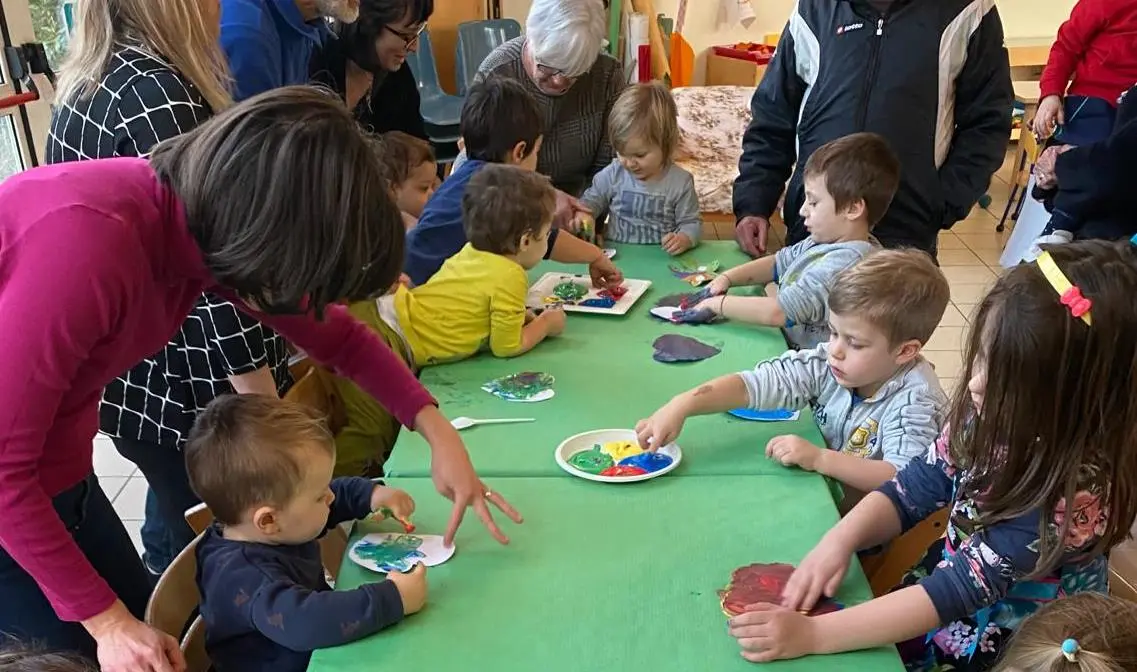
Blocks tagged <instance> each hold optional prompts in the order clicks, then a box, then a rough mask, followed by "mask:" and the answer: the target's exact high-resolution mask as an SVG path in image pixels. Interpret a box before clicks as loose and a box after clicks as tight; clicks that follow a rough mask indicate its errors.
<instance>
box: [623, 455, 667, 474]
mask: <svg viewBox="0 0 1137 672" xmlns="http://www.w3.org/2000/svg"><path fill="white" fill-rule="evenodd" d="M672 462H673V460H672V459H671V456H670V455H664V454H663V453H640V454H639V455H632V456H631V457H625V458H624V459H622V460H620V462H619V464H620V466H621V467H639V468H640V469H643V470H644V471H646V472H648V473H651V472H653V471H659V470H660V469H663V468H664V467H666V466H668V465H670V464H671V463H672Z"/></svg>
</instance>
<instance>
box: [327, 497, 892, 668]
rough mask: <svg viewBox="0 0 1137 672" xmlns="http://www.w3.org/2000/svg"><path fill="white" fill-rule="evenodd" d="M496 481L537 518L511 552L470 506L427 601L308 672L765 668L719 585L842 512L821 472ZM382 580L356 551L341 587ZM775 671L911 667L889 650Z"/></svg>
mask: <svg viewBox="0 0 1137 672" xmlns="http://www.w3.org/2000/svg"><path fill="white" fill-rule="evenodd" d="M393 485H397V486H399V487H403V488H405V489H406V490H408V491H409V492H410V493H411V494H412V495H413V496H414V497H415V498H416V501H417V504H418V513H417V514H416V515H415V522H416V524H418V526H419V531H420V532H423V533H431V532H434V533H441V531H442V529H443V527H444V526H445V524H446V520H447V516H448V514H449V507H448V502H446V501H445V500H443V499H442V498H440V497H439V496H438V495H437V494H435V493H434V490H433V488H432V487H431V483H430V481H429V480H428V479H403V480H401V481H398V482H396V483H393ZM490 485H491V486H492V487H499V486H500V487H501V488H502V490H503V491H508V495H509V498H510V499H511V500H512V502H513V503H514V504H515V505H516V506H517V507H518V509H520V510H521V511H523V512H524V513H525V515H526V522H525V523H524V524H523V525H520V526H514V525H511V524H509V523H506V530H507V532H508V533H509V534H510V536H511V537H512V544H511V545H510V546H508V547H503V546H499V545H498V544H497V543H496V542H494V541H493V539H492V538H491V537H490V536H489V535H488V534H486V533H485V531H484V530H483V529H482V528H481V526H480V524H479V523H478V522H477V521H476V520H471V519H470V516H469V515H468V516H467V520H466V523H465V525H464V526H463V527H462V530H461V531H460V533H459V535H458V539H457V542H456V543H457V546H458V551H457V554H456V555H455V556H454V558H453V559H451V560H450V562H448V563H447V564H445V565H442V566H439V567H435V568H432V569H430V570H428V581H429V593H428V595H429V596H428V600H427V607H426V609H425V610H424V611H422V612H420V613H419V614H416V615H413V616H411V617H409V618H408V619H407V620H405V621H404V622H402V623H400V624H399V625H397V626H395V627H393V628H390V629H388V630H385V631H383V632H380V633H378V634H376V635H374V636H372V637H368V638H366V639H363V640H361V641H358V642H355V643H353V644H350V645H347V646H342V647H338V648H335V649H325V650H322V651H318V652H316V653H315V655H314V656H313V658H312V663H311V666H310V668H309V669H310V670H312V671H313V672H344V671H347V670H372V669H375V670H378V669H382V670H400V669H405V670H410V669H415V670H429V671H430V672H445V671H450V670H471V671H475V670H476V671H479V672H481V671H487V672H488V671H494V672H509V671H513V670H516V671H518V672H522V671H524V672H531V671H537V670H540V671H542V672H558V671H562V670H563V671H565V672H569V671H572V672H576V671H579V670H621V671H628V672H632V671H636V670H645V671H647V670H650V671H652V672H664V671H670V670H682V671H685V672H686V671H694V670H739V671H740V672H742V671H744V670H755V669H758V668H755V667H754V666H753V665H751V664H749V663H746V662H745V661H744V660H743V659H742V658H741V657H740V656H739V653H738V646H737V644H736V643H735V641H734V640H733V639H732V638H730V637H729V636H728V635H727V634H726V618H725V616H724V615H723V613H722V611H721V610H720V607H719V600H718V597H717V595H716V591H717V590H718V589H720V588H722V587H724V586H725V585H726V583H727V582H728V581H729V578H730V573H731V571H732V570H733V569H735V568H736V567H738V566H741V565H745V564H748V563H751V562H790V563H797V562H799V561H800V560H801V557H802V556H803V555H804V554H805V553H806V552H807V551H808V550H809V549H810V548H811V547H812V546H813V545H814V544H815V543H816V542H817V540H818V538H820V536H821V535H822V533H823V532H824V531H825V530H827V529H828V528H829V527H830V526H832V525H833V524H834V523H835V522H836V520H837V514H836V511H835V510H834V507H833V504H832V502H831V500H830V498H829V494H828V491H827V490H826V487H825V484H824V482H823V481H822V479H820V478H816V477H814V478H810V479H786V478H778V477H762V478H755V477H744V476H705V477H700V478H667V477H665V478H659V479H655V480H652V481H648V482H645V483H639V484H630V485H606V484H599V483H591V482H587V481H583V480H579V479H575V478H505V479H498V480H496V481H492V480H491V482H490ZM498 519H499V520H501V519H503V517H502V516H499V517H498ZM362 527H363V528H364V530H365V531H374V530H375V529H378V528H377V527H376V526H375V524H374V523H368V524H364V525H362ZM383 529H394V528H383ZM379 578H380V577H379V575H376V574H372V573H370V572H368V571H366V570H363V569H360V568H359V567H356V566H355V565H354V564H352V563H351V561H350V560H345V565H344V567H343V568H342V570H341V573H340V579H339V587H340V588H352V587H355V586H358V585H359V584H361V583H363V582H365V581H374V580H378V579H379ZM870 596H871V595H870V591H869V588H868V585H867V582H866V581H865V579H864V578H863V576H862V574H861V573H860V571H859V570H857V569H854V570H853V571H851V572H850V575H849V577H848V578H847V579H846V581H845V584H844V585H843V586H842V589H841V591H840V593H839V595H838V599H839V600H841V601H842V602H844V603H845V604H856V603H859V602H862V601H865V600H867V599H869V598H870ZM767 668H768V669H770V670H779V671H780V670H786V671H790V670H862V671H876V670H888V671H896V672H899V671H900V670H901V666H900V662H899V658H898V656H897V655H896V652H895V650H894V649H892V648H884V649H877V650H872V651H862V652H858V653H853V654H845V655H841V656H830V657H812V658H804V659H800V660H796V661H786V662H780V663H775V664H772V665H768V666H763V667H762V668H761V669H767Z"/></svg>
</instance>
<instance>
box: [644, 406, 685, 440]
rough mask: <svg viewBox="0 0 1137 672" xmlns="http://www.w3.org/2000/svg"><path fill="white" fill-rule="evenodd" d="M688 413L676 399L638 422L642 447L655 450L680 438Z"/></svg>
mask: <svg viewBox="0 0 1137 672" xmlns="http://www.w3.org/2000/svg"><path fill="white" fill-rule="evenodd" d="M686 421H687V414H686V413H685V412H684V411H683V409H682V408H680V407H679V405H678V404H677V403H676V402H675V401H671V402H669V403H668V404H667V405H665V406H664V407H663V408H661V409H659V410H658V411H656V412H655V413H652V415H651V417H650V418H647V419H646V420H640V421H639V422H637V423H636V439H637V440H638V441H639V444H640V448H643V449H644V450H655V449H657V448H659V447H660V446H666V445H667V444H669V443H671V442H672V441H674V440H675V439H677V438H679V433H680V432H682V431H683V423H684V422H686Z"/></svg>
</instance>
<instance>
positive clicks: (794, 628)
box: [728, 604, 817, 663]
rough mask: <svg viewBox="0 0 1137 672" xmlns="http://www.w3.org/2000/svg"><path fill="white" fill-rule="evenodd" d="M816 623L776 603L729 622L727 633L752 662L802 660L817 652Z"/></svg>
mask: <svg viewBox="0 0 1137 672" xmlns="http://www.w3.org/2000/svg"><path fill="white" fill-rule="evenodd" d="M815 630H816V628H815V621H814V620H813V619H811V618H810V617H809V616H806V615H804V614H799V613H798V612H796V611H793V610H792V609H787V608H785V607H779V606H778V605H776V604H752V605H750V606H748V607H746V611H745V612H743V613H741V614H739V615H738V616H735V617H734V618H732V619H730V628H729V630H728V632H729V633H730V636H731V637H734V638H735V639H737V640H738V645H739V646H740V647H742V657H743V658H745V659H746V660H749V661H750V662H752V663H768V662H770V661H772V660H785V659H787V658H800V657H802V656H808V655H810V654H811V653H816V652H817V642H816V640H817V637H816V634H815Z"/></svg>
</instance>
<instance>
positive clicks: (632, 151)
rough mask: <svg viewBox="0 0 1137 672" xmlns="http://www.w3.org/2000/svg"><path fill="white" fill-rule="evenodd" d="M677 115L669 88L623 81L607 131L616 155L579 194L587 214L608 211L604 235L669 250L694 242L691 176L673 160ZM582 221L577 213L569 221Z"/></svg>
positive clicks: (698, 223) (697, 225) (697, 226)
mask: <svg viewBox="0 0 1137 672" xmlns="http://www.w3.org/2000/svg"><path fill="white" fill-rule="evenodd" d="M678 116H679V113H678V111H677V110H676V108H675V99H674V98H672V97H671V92H669V91H668V90H667V88H666V87H664V86H663V85H662V84H660V83H658V82H651V83H646V84H634V85H632V86H630V87H628V88H627V89H625V90H624V92H623V93H622V94H620V97H619V98H618V99H617V100H616V103H615V105H613V106H612V112H611V114H609V116H608V136H609V138H610V140H611V142H612V147H613V148H614V149H615V150H616V158H615V159H613V160H612V163H610V164H608V166H607V167H606V168H604V170H602V171H600V172H599V173H597V174H596V177H595V178H593V180H592V186H590V187H589V188H588V190H587V191H585V192H584V195H583V196H581V197H580V202H581V204H582V205H584V206H585V207H586V208H588V209H589V210H591V211H592V213H593V215H595V216H597V217H599V216H601V215H602V214H603V213H604V212H605V211H607V212H608V225H607V226H606V227H605V230H604V235H605V238H606V239H607V240H611V241H614V242H617V243H635V244H643V245H661V246H662V247H663V249H664V250H665V251H666V252H667V253H668V254H670V255H673V256H674V255H678V254H682V253H684V252H686V251H687V250H690V249H691V248H693V247H695V246H696V245H698V244H699V236H700V234H701V233H702V229H703V221H702V219H701V218H700V216H699V197H698V194H696V193H695V179H694V178H693V177H691V173H689V172H687V171H686V170H684V169H683V168H680V167H679V166H678V165H676V164H675V162H674V161H673V157H674V154H675V150H676V148H677V147H678V145H679V122H678ZM582 225H584V222H583V221H582V220H581V219H580V218H579V217H578V219H577V220H576V222H575V227H576V228H581V227H582Z"/></svg>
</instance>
